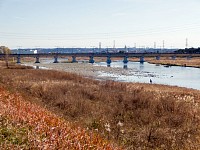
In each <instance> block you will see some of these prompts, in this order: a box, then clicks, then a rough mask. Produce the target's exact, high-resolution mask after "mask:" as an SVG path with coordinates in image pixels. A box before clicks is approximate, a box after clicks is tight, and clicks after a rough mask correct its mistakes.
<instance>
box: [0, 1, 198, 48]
mask: <svg viewBox="0 0 200 150" xmlns="http://www.w3.org/2000/svg"><path fill="white" fill-rule="evenodd" d="M199 7H200V0H0V45H4V46H8V47H9V48H39V47H40V48H42V47H45V48H55V47H65V48H66V47H74V48H75V47H87V48H91V47H99V42H101V47H108V48H111V47H113V46H114V45H115V47H124V46H125V45H126V46H127V47H134V46H136V47H138V48H139V47H140V48H141V47H150V48H151V47H155V46H156V48H161V47H164V48H185V47H186V39H187V41H188V42H187V46H188V47H200V17H199V16H200V11H199Z"/></svg>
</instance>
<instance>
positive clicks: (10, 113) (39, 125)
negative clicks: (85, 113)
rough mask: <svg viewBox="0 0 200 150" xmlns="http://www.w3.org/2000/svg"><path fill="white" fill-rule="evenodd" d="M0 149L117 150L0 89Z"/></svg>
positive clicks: (87, 132)
mask: <svg viewBox="0 0 200 150" xmlns="http://www.w3.org/2000/svg"><path fill="white" fill-rule="evenodd" d="M0 148H1V149H70V150H73V149H74V150H77V149H85V150H87V149H107V150H111V149H119V148H116V147H114V146H113V145H111V144H109V143H108V142H107V141H106V140H102V139H101V138H100V137H99V136H97V135H96V134H95V133H92V132H89V131H86V130H84V129H82V128H80V127H76V126H73V125H72V124H70V123H68V122H66V121H65V120H63V119H61V118H59V117H58V116H56V115H54V114H52V113H51V112H49V111H47V110H46V109H44V108H41V107H40V106H38V105H34V104H31V103H30V102H27V101H25V100H24V99H23V98H22V97H21V96H20V95H19V94H11V93H9V92H7V91H5V90H4V89H2V88H0Z"/></svg>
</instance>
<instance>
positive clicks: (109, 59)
mask: <svg viewBox="0 0 200 150" xmlns="http://www.w3.org/2000/svg"><path fill="white" fill-rule="evenodd" d="M106 62H107V64H108V65H110V64H111V62H112V61H111V58H110V56H107V61H106Z"/></svg>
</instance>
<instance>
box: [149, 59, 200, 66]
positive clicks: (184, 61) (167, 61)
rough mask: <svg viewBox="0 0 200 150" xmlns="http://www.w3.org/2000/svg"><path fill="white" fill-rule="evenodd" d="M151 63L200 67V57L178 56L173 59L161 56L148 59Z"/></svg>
mask: <svg viewBox="0 0 200 150" xmlns="http://www.w3.org/2000/svg"><path fill="white" fill-rule="evenodd" d="M147 61H148V62H149V63H153V64H162V65H172V66H185V67H186V66H187V67H197V68H199V67H200V59H199V58H191V59H190V60H187V59H186V58H176V60H172V59H171V58H161V59H160V60H156V59H147Z"/></svg>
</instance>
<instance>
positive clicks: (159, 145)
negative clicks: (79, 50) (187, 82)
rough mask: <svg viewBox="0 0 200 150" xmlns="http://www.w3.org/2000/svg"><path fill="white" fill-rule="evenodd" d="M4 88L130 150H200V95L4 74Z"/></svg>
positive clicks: (66, 76) (51, 75)
mask: <svg viewBox="0 0 200 150" xmlns="http://www.w3.org/2000/svg"><path fill="white" fill-rule="evenodd" d="M0 83H1V84H4V85H6V87H9V88H10V90H15V91H20V92H22V93H24V96H25V97H26V98H27V99H29V100H30V101H33V100H34V101H35V102H37V103H39V104H40V105H42V106H45V107H47V108H48V109H50V110H53V111H54V112H57V113H58V114H59V115H61V116H63V117H65V118H66V119H67V120H70V121H72V122H76V123H77V124H79V125H81V126H83V127H85V128H87V129H90V130H91V131H93V132H95V133H98V134H99V135H101V136H102V137H105V138H107V139H110V140H113V141H115V142H116V143H118V144H120V145H123V146H124V147H125V148H126V149H138V148H140V149H200V144H199V143H200V138H199V137H200V132H199V129H200V127H199V123H200V122H199V121H200V118H199V117H200V112H199V110H200V109H199V100H200V93H199V91H197V90H189V89H185V88H178V87H168V86H162V85H150V84H133V83H120V82H113V81H95V80H91V79H86V78H83V77H80V76H78V75H75V74H70V73H65V72H59V71H49V70H20V69H16V70H15V69H12V70H9V69H1V70H0Z"/></svg>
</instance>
